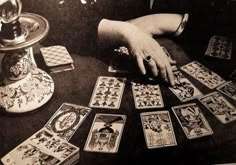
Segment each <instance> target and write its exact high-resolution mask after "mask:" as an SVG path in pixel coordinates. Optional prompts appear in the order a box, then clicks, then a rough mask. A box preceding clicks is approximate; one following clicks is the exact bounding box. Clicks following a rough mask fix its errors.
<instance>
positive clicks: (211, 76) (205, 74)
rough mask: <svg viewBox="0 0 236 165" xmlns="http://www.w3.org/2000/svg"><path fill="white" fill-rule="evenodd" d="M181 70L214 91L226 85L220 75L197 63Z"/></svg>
mask: <svg viewBox="0 0 236 165" xmlns="http://www.w3.org/2000/svg"><path fill="white" fill-rule="evenodd" d="M180 69H181V70H183V71H184V72H186V73H188V74H189V75H190V76H192V77H193V78H195V79H197V80H198V81H199V82H201V83H202V84H203V85H205V86H207V87H208V88H210V89H214V88H216V87H218V86H219V85H221V84H223V83H225V80H224V79H223V78H221V77H220V76H219V75H218V74H216V73H215V72H213V71H211V70H210V69H208V68H207V67H205V66H204V65H202V64H200V63H199V62H197V61H193V62H190V63H188V64H186V65H184V66H182V67H180Z"/></svg>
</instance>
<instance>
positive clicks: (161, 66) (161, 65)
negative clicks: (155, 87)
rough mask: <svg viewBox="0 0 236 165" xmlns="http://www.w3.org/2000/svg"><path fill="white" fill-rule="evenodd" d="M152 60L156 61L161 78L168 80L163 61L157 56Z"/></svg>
mask: <svg viewBox="0 0 236 165" xmlns="http://www.w3.org/2000/svg"><path fill="white" fill-rule="evenodd" d="M154 61H155V63H156V66H157V68H158V69H159V71H160V75H161V78H163V79H164V80H165V81H168V78H167V73H166V66H165V64H164V63H163V61H162V60H160V59H157V58H154Z"/></svg>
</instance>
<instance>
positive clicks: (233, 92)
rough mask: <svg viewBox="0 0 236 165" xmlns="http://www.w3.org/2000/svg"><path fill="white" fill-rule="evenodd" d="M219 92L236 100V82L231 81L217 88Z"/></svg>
mask: <svg viewBox="0 0 236 165" xmlns="http://www.w3.org/2000/svg"><path fill="white" fill-rule="evenodd" d="M216 89H217V90H218V91H220V92H222V93H224V94H225V95H227V96H229V97H230V98H231V99H234V100H236V82H234V81H229V82H226V83H224V84H223V85H221V86H219V87H217V88H216Z"/></svg>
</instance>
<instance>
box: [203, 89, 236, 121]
mask: <svg viewBox="0 0 236 165" xmlns="http://www.w3.org/2000/svg"><path fill="white" fill-rule="evenodd" d="M199 101H200V102H201V103H202V104H203V105H204V106H205V107H206V108H207V109H208V110H209V111H210V112H211V113H212V114H213V115H214V116H216V117H217V119H219V120H220V122H222V123H223V124H226V123H229V122H231V121H234V120H235V119H236V108H235V107H234V106H233V105H232V104H231V103H230V102H228V101H227V100H226V99H225V98H224V97H223V96H222V95H221V94H220V93H219V92H212V93H209V94H207V95H205V96H202V97H200V98H199Z"/></svg>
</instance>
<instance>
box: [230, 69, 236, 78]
mask: <svg viewBox="0 0 236 165" xmlns="http://www.w3.org/2000/svg"><path fill="white" fill-rule="evenodd" d="M229 78H230V79H232V80H236V69H235V70H234V71H233V72H232V73H230V75H229Z"/></svg>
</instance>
